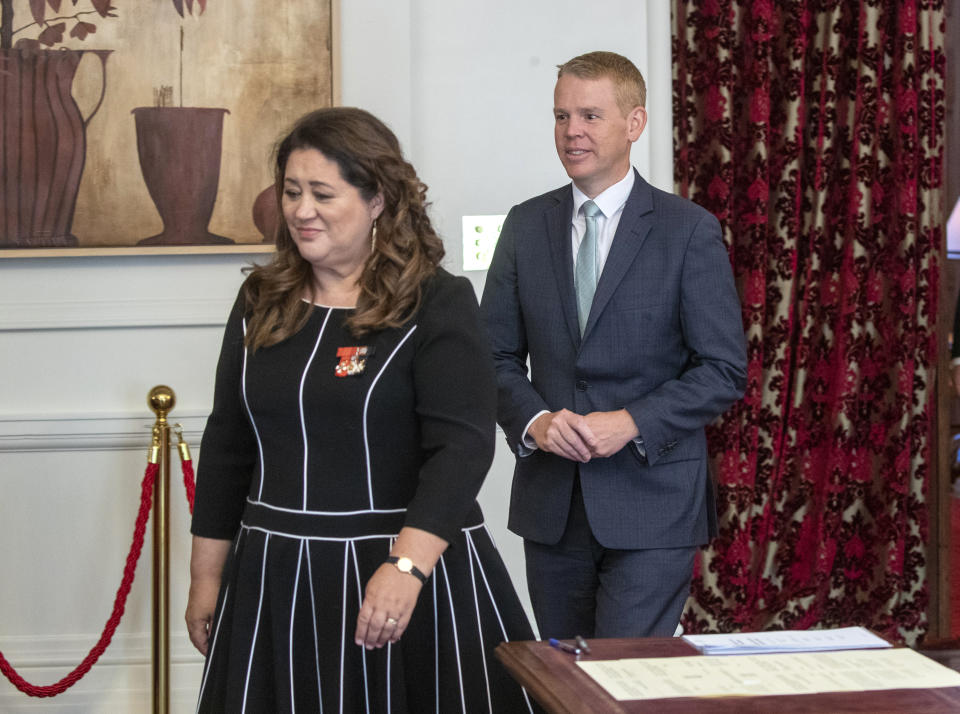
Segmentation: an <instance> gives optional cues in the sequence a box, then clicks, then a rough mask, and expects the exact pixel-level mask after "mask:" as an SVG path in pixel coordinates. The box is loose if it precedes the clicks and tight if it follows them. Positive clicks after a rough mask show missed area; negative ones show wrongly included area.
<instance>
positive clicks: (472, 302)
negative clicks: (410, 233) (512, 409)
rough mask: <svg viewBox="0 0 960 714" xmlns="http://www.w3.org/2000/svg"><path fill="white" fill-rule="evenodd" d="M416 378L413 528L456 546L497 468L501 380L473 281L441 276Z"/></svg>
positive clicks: (432, 287)
mask: <svg viewBox="0 0 960 714" xmlns="http://www.w3.org/2000/svg"><path fill="white" fill-rule="evenodd" d="M415 347H416V353H415V355H414V361H413V379H414V388H415V391H416V405H415V408H416V416H417V419H418V420H419V424H420V434H421V449H422V451H423V453H424V454H425V459H424V462H423V465H422V467H421V469H420V476H419V483H418V486H417V490H416V493H415V495H414V498H413V500H412V501H411V502H410V503H409V505H408V507H407V520H406V525H408V526H413V527H416V528H420V529H422V530H425V531H429V532H431V533H433V534H435V535H438V536H440V537H441V538H443V539H444V540H446V541H448V542H450V541H453V539H454V537H455V536H456V534H457V532H458V531H459V529H460V528H461V527H462V526H463V524H464V521H465V520H466V518H467V515H468V514H469V512H470V510H471V509H472V508H473V506H474V504H475V502H476V497H477V493H478V492H479V491H480V486H481V485H482V484H483V479H484V478H485V477H486V475H487V471H488V469H489V468H490V464H491V463H492V461H493V453H494V443H495V430H496V381H495V378H494V372H493V362H492V359H491V357H490V349H489V346H488V344H487V340H486V336H485V334H484V332H483V330H482V328H481V326H480V317H479V307H478V305H477V298H476V295H475V294H474V292H473V287H472V286H471V285H470V282H469V281H468V280H467V279H466V278H462V277H454V276H451V275H450V274H449V273H447V272H446V271H440V272H438V274H437V275H436V276H435V277H434V278H433V279H432V280H431V281H430V283H429V285H428V288H427V289H426V290H425V295H424V302H423V306H422V308H421V310H420V311H419V313H418V318H417V330H416V333H415Z"/></svg>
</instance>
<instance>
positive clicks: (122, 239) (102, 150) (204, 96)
mask: <svg viewBox="0 0 960 714" xmlns="http://www.w3.org/2000/svg"><path fill="white" fill-rule="evenodd" d="M112 3H116V5H113V4H112ZM334 3H335V0H321V1H318V2H309V3H300V2H277V0H0V257H24V256H30V257H34V256H36V257H39V256H44V255H51V256H54V255H55V256H63V255H81V254H101V255H102V254H124V253H169V252H175V253H182V252H197V253H211V252H259V251H269V250H272V240H273V227H274V223H275V220H276V208H275V205H276V202H275V200H274V196H273V193H272V191H273V188H272V187H273V176H272V175H271V169H270V160H271V154H272V151H273V147H274V145H275V143H276V141H277V140H278V139H279V138H280V137H281V136H283V135H284V133H285V131H286V130H287V129H288V128H289V127H290V125H291V124H292V123H293V122H294V121H295V120H296V119H297V118H298V117H299V116H301V115H302V114H304V113H306V112H308V111H310V110H312V109H316V108H318V107H323V106H330V105H331V104H333V101H334V83H333V71H332V67H333V61H334V35H335V33H334V27H335V22H334V20H335V18H334V16H333V15H334V12H335V10H336V8H335V6H334Z"/></svg>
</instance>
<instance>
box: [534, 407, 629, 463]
mask: <svg viewBox="0 0 960 714" xmlns="http://www.w3.org/2000/svg"><path fill="white" fill-rule="evenodd" d="M631 421H632V420H631ZM527 433H528V434H529V435H530V436H532V437H533V440H534V441H536V442H537V447H538V448H539V449H541V450H542V451H548V452H550V453H551V454H557V455H558V456H562V457H563V458H565V459H570V460H571V461H578V462H580V463H582V464H585V463H586V462H588V461H589V460H590V456H591V454H592V453H593V448H594V446H595V444H596V442H597V439H596V437H595V436H594V435H593V432H592V431H591V430H590V427H589V426H588V425H587V422H586V419H585V417H583V416H581V415H580V414H574V413H573V412H571V411H569V410H567V409H561V410H560V411H558V412H547V413H546V414H541V415H540V416H539V417H537V418H536V419H534V421H533V423H532V424H531V425H530V428H529V429H527Z"/></svg>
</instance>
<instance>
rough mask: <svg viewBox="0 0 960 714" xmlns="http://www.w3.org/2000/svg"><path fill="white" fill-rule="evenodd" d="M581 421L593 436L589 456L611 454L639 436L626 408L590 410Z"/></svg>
mask: <svg viewBox="0 0 960 714" xmlns="http://www.w3.org/2000/svg"><path fill="white" fill-rule="evenodd" d="M583 422H584V424H585V426H586V427H587V428H588V429H589V433H590V434H591V435H592V436H593V442H592V443H591V445H590V454H591V456H596V457H605V456H613V455H614V454H615V453H617V452H618V451H620V449H622V448H623V447H624V446H626V444H627V442H629V441H631V440H632V439H636V438H637V437H638V436H640V432H639V431H638V430H637V425H636V424H634V422H633V417H632V416H630V412H628V411H627V410H626V409H618V410H617V411H615V412H590V413H589V414H587V415H586V416H585V417H583ZM534 423H536V422H534ZM537 443H539V442H537Z"/></svg>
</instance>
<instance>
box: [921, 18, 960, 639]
mask: <svg viewBox="0 0 960 714" xmlns="http://www.w3.org/2000/svg"><path fill="white" fill-rule="evenodd" d="M944 6H945V14H946V33H945V37H946V41H945V42H944V45H945V54H946V63H947V67H946V83H945V85H946V105H947V111H946V118H945V121H946V146H945V150H944V165H943V174H944V201H943V203H944V205H943V211H944V224H946V219H947V218H948V217H949V215H950V212H951V210H952V209H953V206H954V204H955V203H956V201H957V198H958V197H960V42H951V41H950V38H951V37H953V38H956V37H960V8H958V7H957V4H956V3H949V2H947V3H944ZM941 257H942V261H941V265H942V268H943V269H942V270H941V273H940V307H939V309H938V310H937V323H938V324H937V327H938V334H939V335H941V336H942V339H940V340H939V346H940V349H939V355H938V356H939V359H938V360H937V380H936V381H937V410H936V420H935V421H936V424H937V428H936V433H935V434H934V438H933V449H934V453H935V454H936V459H935V465H936V466H935V472H934V474H933V475H932V478H931V479H930V484H929V489H928V504H929V513H930V531H929V532H930V543H929V546H928V550H927V553H928V558H927V576H928V583H929V591H930V606H929V611H928V614H929V625H930V626H929V629H928V632H927V636H926V638H925V640H926V641H928V642H933V641H937V640H946V639H951V636H950V635H951V623H950V601H951V599H952V593H951V592H950V566H951V564H950V542H951V505H952V504H951V499H952V492H953V489H952V483H951V478H950V475H951V460H952V453H953V450H952V448H951V442H952V438H951V426H952V425H951V422H952V421H956V420H955V419H952V418H951V416H952V414H953V412H954V410H955V408H956V406H957V397H956V396H955V393H954V390H953V386H952V384H951V382H950V350H949V348H948V340H947V339H946V336H947V335H949V334H950V333H951V331H952V330H953V315H954V310H955V309H956V306H957V293H958V284H960V260H951V259H948V258H947V255H946V231H944V237H943V241H942V247H941ZM954 339H960V335H954ZM958 565H960V564H958Z"/></svg>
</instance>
